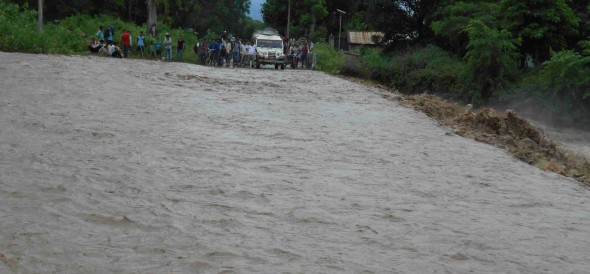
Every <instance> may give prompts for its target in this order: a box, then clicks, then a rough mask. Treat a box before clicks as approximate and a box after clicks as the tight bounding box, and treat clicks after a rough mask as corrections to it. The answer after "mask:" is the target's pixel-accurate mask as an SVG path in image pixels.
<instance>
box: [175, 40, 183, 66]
mask: <svg viewBox="0 0 590 274" xmlns="http://www.w3.org/2000/svg"><path fill="white" fill-rule="evenodd" d="M183 54H184V38H183V37H182V35H181V36H180V38H178V42H177V44H176V60H177V61H179V62H182V57H183Z"/></svg>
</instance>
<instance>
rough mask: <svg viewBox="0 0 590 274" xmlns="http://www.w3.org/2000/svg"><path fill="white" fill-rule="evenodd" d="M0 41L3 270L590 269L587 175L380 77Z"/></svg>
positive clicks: (0, 241)
mask: <svg viewBox="0 0 590 274" xmlns="http://www.w3.org/2000/svg"><path fill="white" fill-rule="evenodd" d="M0 58H1V59H2V60H3V61H2V62H1V63H0V79H2V85H1V86H2V88H1V89H0V273H54V272H59V273H220V272H225V273H277V272H303V273H342V272H344V273H348V272H351V273H440V272H451V273H465V272H470V271H472V272H475V273H584V272H586V271H587V269H590V262H588V260H587V258H586V257H587V254H590V204H589V199H588V197H589V192H588V188H587V187H584V186H582V185H581V184H579V183H578V182H576V181H574V180H572V179H568V178H565V177H562V176H560V175H556V174H552V173H547V172H543V171H541V170H539V169H536V168H534V167H532V166H529V165H527V164H525V163H522V162H519V161H517V160H516V159H514V158H513V157H511V156H509V155H508V154H507V153H505V152H504V151H502V150H499V149H496V148H494V147H491V146H488V145H485V144H481V143H477V142H475V141H472V140H468V139H464V138H461V137H458V136H455V135H453V134H449V130H447V129H444V128H441V127H440V126H438V125H437V124H436V123H435V122H434V121H432V120H430V119H429V118H427V117H426V116H425V115H423V114H421V113H417V112H415V111H413V110H411V109H408V108H404V107H401V106H399V105H398V104H397V103H396V102H394V101H391V100H388V99H385V98H383V93H384V91H381V90H378V89H376V88H372V87H366V86H362V85H360V84H357V83H353V82H349V81H346V80H343V79H340V78H336V77H332V76H328V75H326V74H323V73H320V72H315V71H302V70H285V71H277V70H274V69H269V68H267V69H260V70H255V69H220V68H210V67H201V66H194V65H189V64H179V63H162V62H148V61H139V60H120V59H114V58H113V59H110V58H98V57H76V56H44V55H28V54H12V53H2V52H0Z"/></svg>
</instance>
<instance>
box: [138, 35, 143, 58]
mask: <svg viewBox="0 0 590 274" xmlns="http://www.w3.org/2000/svg"><path fill="white" fill-rule="evenodd" d="M137 51H139V52H140V53H141V57H143V54H144V52H145V36H143V31H140V32H139V36H137Z"/></svg>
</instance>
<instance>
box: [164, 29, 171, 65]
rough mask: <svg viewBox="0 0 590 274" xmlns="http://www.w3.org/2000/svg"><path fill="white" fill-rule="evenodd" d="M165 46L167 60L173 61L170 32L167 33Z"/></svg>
mask: <svg viewBox="0 0 590 274" xmlns="http://www.w3.org/2000/svg"><path fill="white" fill-rule="evenodd" d="M164 48H165V49H166V61H172V38H171V37H170V33H166V38H164Z"/></svg>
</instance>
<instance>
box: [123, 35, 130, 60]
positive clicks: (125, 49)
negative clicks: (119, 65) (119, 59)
mask: <svg viewBox="0 0 590 274" xmlns="http://www.w3.org/2000/svg"><path fill="white" fill-rule="evenodd" d="M121 44H123V57H125V58H128V57H129V49H130V48H131V34H130V33H129V31H128V30H125V31H123V34H121Z"/></svg>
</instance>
